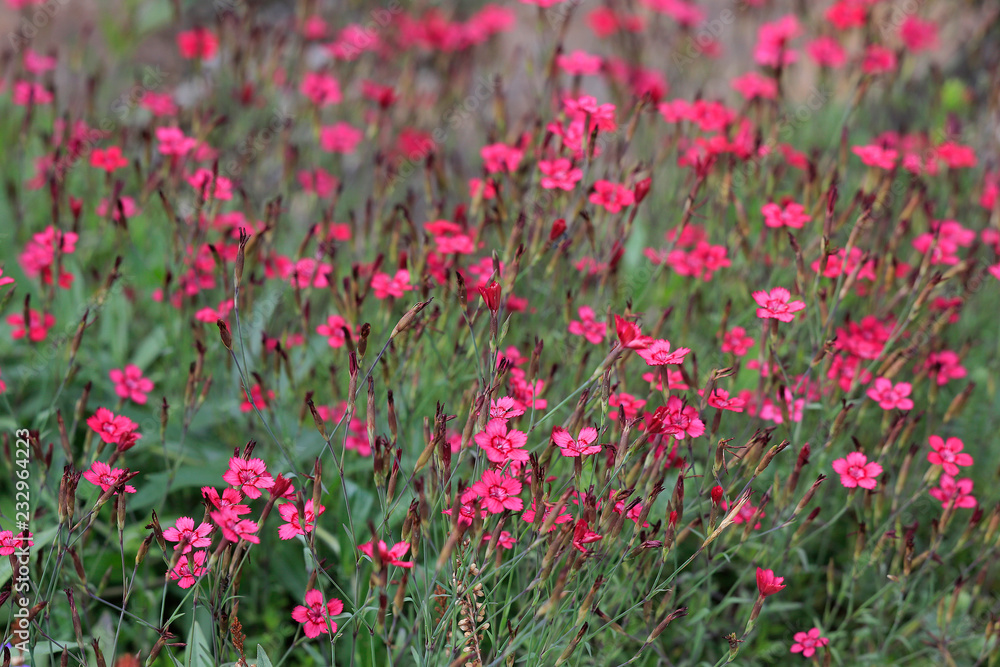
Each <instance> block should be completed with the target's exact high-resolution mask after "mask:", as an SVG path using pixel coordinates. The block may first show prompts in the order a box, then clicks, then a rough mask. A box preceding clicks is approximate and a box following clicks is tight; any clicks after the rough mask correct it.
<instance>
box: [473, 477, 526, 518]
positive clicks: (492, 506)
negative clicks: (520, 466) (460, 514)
mask: <svg viewBox="0 0 1000 667" xmlns="http://www.w3.org/2000/svg"><path fill="white" fill-rule="evenodd" d="M471 488H472V490H473V491H475V492H476V494H478V495H479V497H480V498H482V506H483V507H485V508H486V511H487V512H489V513H490V514H499V513H500V512H503V511H504V510H514V511H520V510H521V509H522V508H523V507H524V502H523V501H522V500H521V499H520V498H518V497H517V494H519V493H521V483H520V482H519V481H517V480H516V479H514V478H513V477H507V476H505V475H501V474H500V473H498V472H496V471H495V470H487V471H485V472H484V473H483V476H482V478H481V479H480V480H479V481H478V482H476V483H475V484H473V485H472V487H471Z"/></svg>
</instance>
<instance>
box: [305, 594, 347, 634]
mask: <svg viewBox="0 0 1000 667" xmlns="http://www.w3.org/2000/svg"><path fill="white" fill-rule="evenodd" d="M305 602H306V603H305V606H303V605H299V606H297V607H295V609H293V610H292V619H293V620H295V621H298V622H299V623H302V625H303V629H304V630H305V633H306V637H309V638H310V639H313V638H315V637H319V636H320V635H321V634H323V633H329V632H331V631H332V632H334V633H336V632H337V624H336V623H335V622H334V621H333V617H334V616H336V615H338V614H341V613H343V611H344V603H343V602H341V601H340V600H338V599H337V598H333V599H332V600H330V601H329V602H326V603H324V601H323V592H322V591H320V590H319V589H318V588H314V589H312V590H310V591H309V592H307V593H306V598H305Z"/></svg>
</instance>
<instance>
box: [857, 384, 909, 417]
mask: <svg viewBox="0 0 1000 667" xmlns="http://www.w3.org/2000/svg"><path fill="white" fill-rule="evenodd" d="M912 389H913V387H912V386H911V385H910V383H909V382H900V383H898V384H897V385H895V386H893V384H892V380H890V379H889V378H877V379H876V380H875V383H874V384H873V385H872V386H871V387H869V388H868V392H867V393H868V398H870V399H872V400H873V401H876V402H878V405H879V407H880V408H882V409H883V410H892V409H893V408H898V409H900V410H912V409H913V400H912V399H910V398H907V397H908V396H909V395H910V391H911V390H912Z"/></svg>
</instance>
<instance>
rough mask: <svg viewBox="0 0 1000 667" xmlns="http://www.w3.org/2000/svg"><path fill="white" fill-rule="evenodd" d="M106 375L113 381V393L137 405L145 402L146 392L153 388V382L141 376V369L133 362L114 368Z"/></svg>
mask: <svg viewBox="0 0 1000 667" xmlns="http://www.w3.org/2000/svg"><path fill="white" fill-rule="evenodd" d="M108 376H109V377H110V378H111V381H112V382H114V383H115V393H116V394H118V396H120V397H121V398H129V399H132V400H133V401H135V402H136V403H138V404H139V405H145V404H146V393H147V392H150V391H152V390H153V382H152V380H149V379H148V378H144V377H142V371H141V370H139V367H138V366H136V365H134V364H129V365H127V366H126V367H125V368H124V369H118V368H116V369H114V370H112V371H111V372H110V373H108Z"/></svg>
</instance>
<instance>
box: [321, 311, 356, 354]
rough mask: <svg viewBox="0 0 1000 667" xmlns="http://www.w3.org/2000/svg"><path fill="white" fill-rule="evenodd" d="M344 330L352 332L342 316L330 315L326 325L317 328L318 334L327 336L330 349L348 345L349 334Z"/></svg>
mask: <svg viewBox="0 0 1000 667" xmlns="http://www.w3.org/2000/svg"><path fill="white" fill-rule="evenodd" d="M344 329H347V330H350V327H349V326H348V325H347V320H345V319H344V318H343V317H341V316H340V315H330V317H328V318H326V324H321V325H319V326H318V327H316V333H318V334H319V335H320V336H326V342H327V344H328V345H329V346H330V347H334V348H336V347H343V346H344V345H345V344H346V343H347V334H346V332H345V331H344Z"/></svg>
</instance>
